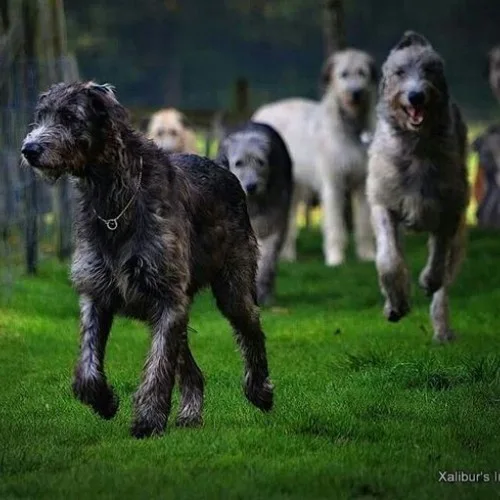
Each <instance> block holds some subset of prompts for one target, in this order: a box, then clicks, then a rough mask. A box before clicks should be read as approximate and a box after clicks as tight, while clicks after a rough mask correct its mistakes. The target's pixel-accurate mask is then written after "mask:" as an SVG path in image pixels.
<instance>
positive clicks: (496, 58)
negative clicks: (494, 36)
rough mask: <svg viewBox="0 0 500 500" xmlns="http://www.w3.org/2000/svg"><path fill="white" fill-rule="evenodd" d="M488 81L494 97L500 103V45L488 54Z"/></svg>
mask: <svg viewBox="0 0 500 500" xmlns="http://www.w3.org/2000/svg"><path fill="white" fill-rule="evenodd" d="M488 81H489V83H490V88H491V91H492V92H493V95H494V96H495V97H496V98H497V99H498V100H499V101H500V45H496V46H495V47H493V48H492V49H491V50H490V51H489V52H488Z"/></svg>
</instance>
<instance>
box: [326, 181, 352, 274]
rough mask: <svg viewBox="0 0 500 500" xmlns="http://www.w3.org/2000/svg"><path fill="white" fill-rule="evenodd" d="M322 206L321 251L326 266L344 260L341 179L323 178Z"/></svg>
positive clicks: (338, 263)
mask: <svg viewBox="0 0 500 500" xmlns="http://www.w3.org/2000/svg"><path fill="white" fill-rule="evenodd" d="M321 203H322V207H323V253H324V256H325V262H326V265H327V266H338V265H340V264H342V263H343V262H344V250H345V246H346V243H347V229H346V225H345V221H344V205H345V193H344V183H343V182H342V181H341V179H338V178H337V179H335V180H334V179H332V178H331V174H330V178H325V179H323V186H322V189H321Z"/></svg>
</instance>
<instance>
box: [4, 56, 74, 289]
mask: <svg viewBox="0 0 500 500" xmlns="http://www.w3.org/2000/svg"><path fill="white" fill-rule="evenodd" d="M50 66H51V67H50V68H47V67H46V65H44V63H43V62H42V61H40V60H32V61H26V60H19V61H14V62H12V63H11V64H10V66H9V68H8V70H7V71H6V72H4V73H3V77H2V78H0V285H1V292H0V293H1V294H2V295H5V293H8V292H9V290H10V289H11V288H12V285H13V283H14V281H15V278H16V276H17V275H18V274H20V273H21V272H23V271H27V272H29V273H35V272H36V271H37V267H38V262H39V260H40V259H45V258H47V257H54V256H58V257H60V258H64V257H66V256H67V255H68V254H69V252H70V250H71V249H70V242H71V212H72V200H73V194H72V188H71V185H70V183H69V181H68V180H67V179H65V180H62V181H61V182H59V183H58V184H57V185H56V186H49V185H48V184H46V183H44V182H43V181H41V180H40V179H38V178H37V177H36V176H35V174H34V173H33V171H32V170H31V169H27V168H22V166H21V161H20V160H21V156H20V149H21V144H22V141H23V138H24V137H25V135H26V133H27V132H28V130H29V124H30V123H31V122H32V120H33V112H34V108H35V105H36V101H37V98H38V93H39V89H40V88H41V87H42V85H43V84H42V77H43V76H44V75H47V74H49V72H50V71H52V72H53V73H54V75H55V78H54V81H55V79H56V78H57V75H62V74H71V73H73V74H74V73H75V69H74V68H75V62H74V60H73V59H72V58H71V57H65V58H61V59H59V60H57V61H52V62H51V63H50Z"/></svg>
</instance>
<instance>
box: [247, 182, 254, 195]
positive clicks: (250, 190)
mask: <svg viewBox="0 0 500 500" xmlns="http://www.w3.org/2000/svg"><path fill="white" fill-rule="evenodd" d="M245 189H246V192H247V193H248V194H253V193H255V191H257V183H256V182H250V183H248V184H247V185H246V186H245Z"/></svg>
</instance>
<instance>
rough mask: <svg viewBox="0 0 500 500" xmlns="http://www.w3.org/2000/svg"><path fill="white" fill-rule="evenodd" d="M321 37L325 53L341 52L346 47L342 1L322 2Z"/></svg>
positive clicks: (327, 0)
mask: <svg viewBox="0 0 500 500" xmlns="http://www.w3.org/2000/svg"><path fill="white" fill-rule="evenodd" d="M323 2H324V3H323V36H324V40H325V53H326V56H327V57H328V56H329V55H330V54H331V53H332V52H335V51H337V50H342V49H343V48H345V46H346V34H345V24H344V2H343V0H323Z"/></svg>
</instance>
